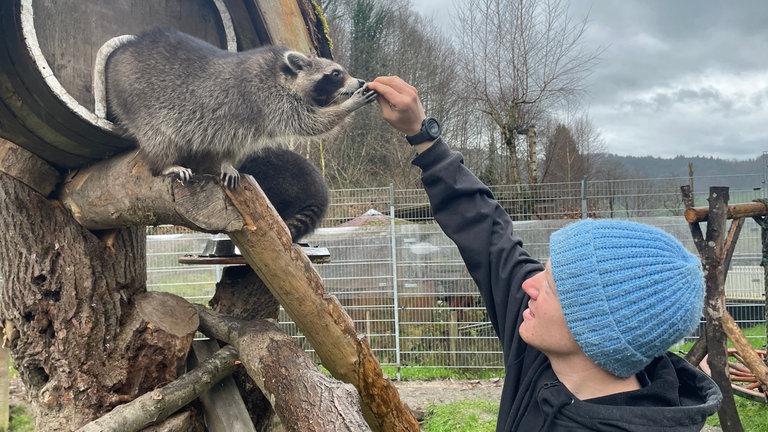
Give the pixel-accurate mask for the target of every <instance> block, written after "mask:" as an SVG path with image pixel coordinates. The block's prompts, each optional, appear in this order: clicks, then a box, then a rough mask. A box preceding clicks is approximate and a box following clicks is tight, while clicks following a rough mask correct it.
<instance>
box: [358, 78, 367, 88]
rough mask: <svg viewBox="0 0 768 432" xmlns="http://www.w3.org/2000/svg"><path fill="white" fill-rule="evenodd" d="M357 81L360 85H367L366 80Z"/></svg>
mask: <svg viewBox="0 0 768 432" xmlns="http://www.w3.org/2000/svg"><path fill="white" fill-rule="evenodd" d="M357 83H358V84H360V87H362V86H364V85H365V80H361V79H358V80H357Z"/></svg>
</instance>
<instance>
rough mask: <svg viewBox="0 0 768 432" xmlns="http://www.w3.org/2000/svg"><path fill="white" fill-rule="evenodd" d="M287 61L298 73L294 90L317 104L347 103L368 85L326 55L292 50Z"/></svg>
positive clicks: (293, 71)
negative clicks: (347, 100) (354, 94)
mask: <svg viewBox="0 0 768 432" xmlns="http://www.w3.org/2000/svg"><path fill="white" fill-rule="evenodd" d="M285 62H286V64H287V66H288V68H289V69H290V71H291V72H292V73H293V74H294V76H295V80H294V81H293V85H292V87H293V89H294V91H296V92H297V93H298V94H300V95H302V97H304V98H305V99H306V100H307V101H309V102H310V103H312V104H313V105H316V106H321V107H323V106H328V105H333V104H338V103H341V102H344V101H345V100H346V99H348V98H349V97H350V96H352V93H354V92H355V91H356V90H358V89H359V88H361V87H362V86H363V85H365V81H363V80H360V79H357V78H354V77H352V76H350V75H349V73H348V72H347V70H346V69H344V67H342V66H341V65H339V64H338V63H336V62H334V61H331V60H328V59H326V58H322V57H307V56H305V55H304V54H301V53H298V52H295V51H288V52H286V53H285Z"/></svg>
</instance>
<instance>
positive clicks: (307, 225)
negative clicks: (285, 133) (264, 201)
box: [240, 147, 328, 242]
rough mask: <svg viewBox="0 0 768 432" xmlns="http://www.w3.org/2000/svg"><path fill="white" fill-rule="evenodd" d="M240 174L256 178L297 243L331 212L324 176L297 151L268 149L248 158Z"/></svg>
mask: <svg viewBox="0 0 768 432" xmlns="http://www.w3.org/2000/svg"><path fill="white" fill-rule="evenodd" d="M240 172H242V173H244V174H250V175H252V176H253V178H255V179H256V181H257V182H258V183H259V186H260V187H261V189H262V190H263V191H264V195H266V196H267V198H269V201H270V202H271V203H272V205H273V206H274V207H275V210H277V213H278V214H279V215H280V217H281V218H282V219H283V221H284V222H285V225H286V226H287V227H288V231H290V232H291V238H292V239H293V241H294V242H297V241H299V240H300V239H301V238H302V237H304V236H306V235H307V234H309V233H311V232H312V231H314V230H315V228H316V227H317V225H318V224H319V223H320V220H321V219H322V218H323V216H325V212H326V210H328V186H327V185H326V183H325V180H324V179H323V175H322V174H321V173H320V170H318V169H317V167H315V166H314V165H313V164H312V163H311V162H310V161H309V160H307V158H305V157H304V156H302V155H300V154H298V153H296V152H294V151H291V150H288V149H282V148H276V147H266V148H264V149H262V150H260V151H259V152H257V153H256V154H253V155H251V156H250V157H249V158H248V159H246V161H245V163H243V165H242V166H241V167H240Z"/></svg>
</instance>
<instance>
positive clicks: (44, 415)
mask: <svg viewBox="0 0 768 432" xmlns="http://www.w3.org/2000/svg"><path fill="white" fill-rule="evenodd" d="M15 163H17V164H28V166H29V167H30V168H32V167H34V166H38V164H39V163H40V161H39V159H37V158H36V157H34V156H32V155H31V154H28V158H27V160H26V161H25V160H24V159H16V162H15ZM15 168H16V170H15V171H16V173H13V171H14V170H10V169H4V168H3V166H0V214H2V215H3V216H4V224H5V225H4V227H3V229H2V230H0V246H1V247H0V271H2V274H3V278H4V286H3V289H2V291H1V292H0V318H2V323H3V325H4V332H5V335H6V341H5V342H6V345H7V346H9V347H10V348H11V354H12V356H13V359H14V365H15V367H16V369H17V370H18V371H19V374H20V376H21V378H22V380H23V381H24V384H25V387H26V388H27V390H28V392H29V399H30V402H31V407H32V411H33V414H34V416H35V419H36V427H37V430H45V431H48V430H51V431H52V430H56V431H70V430H73V429H76V428H77V427H78V426H80V425H82V424H84V423H86V422H88V421H90V420H92V419H94V418H97V417H99V416H101V415H102V414H104V413H105V412H107V411H109V410H110V409H112V408H113V407H114V406H116V405H118V404H120V403H122V402H125V401H127V400H131V399H133V398H135V397H136V396H138V395H139V394H141V392H143V391H145V390H146V389H149V388H153V387H155V386H157V385H162V384H164V383H165V382H167V381H168V380H170V379H173V378H175V373H176V370H177V367H176V365H177V363H178V357H179V355H180V352H179V350H178V349H177V350H173V351H169V350H166V349H165V347H168V346H169V345H168V344H167V343H166V344H162V343H160V344H159V345H156V346H154V347H153V346H150V345H143V344H137V343H136V342H137V340H138V339H136V338H140V339H141V338H143V339H142V340H143V341H149V340H152V339H153V337H154V336H153V328H154V329H160V328H163V327H164V326H163V325H158V324H157V321H155V320H153V318H152V317H151V316H149V315H147V314H146V313H143V312H141V311H139V310H137V307H138V304H140V303H141V302H140V301H139V302H138V303H137V299H138V298H139V297H138V296H140V295H143V296H146V295H148V294H146V265H145V261H146V259H145V231H144V227H142V226H135V227H129V228H122V229H118V230H116V231H114V232H113V235H112V238H113V242H112V244H111V245H108V244H107V243H105V242H103V241H102V240H100V239H99V237H98V236H97V235H96V234H94V233H93V232H91V231H89V230H88V229H85V228H83V227H82V226H81V225H80V224H78V223H77V221H75V220H74V219H73V218H72V216H71V214H70V213H69V212H68V211H67V210H66V209H65V208H64V207H63V206H62V205H61V204H60V203H59V202H58V201H56V200H52V199H49V198H47V197H46V196H43V195H41V194H40V193H38V192H36V191H35V190H33V189H32V188H30V187H29V186H27V185H28V184H29V183H30V182H29V181H25V180H27V179H24V178H21V179H19V178H17V177H23V175H24V173H28V172H31V169H30V170H27V169H23V168H20V167H15ZM9 171H11V172H12V174H13V175H11V174H9V173H8V172H9ZM14 176H15V177H14ZM102 186H104V185H102ZM38 189H39V188H38ZM174 312H175V311H174V310H171V312H170V313H169V311H168V310H166V313H168V314H169V315H171V316H173V315H172V314H173V313H174ZM135 314H138V315H139V316H142V315H143V316H145V319H144V322H145V323H144V324H141V323H140V321H141V320H139V321H137V320H130V319H128V317H130V316H134V315H135ZM187 314H188V311H187ZM149 323H152V324H153V325H149ZM155 334H156V333H155ZM170 345H171V346H176V347H177V348H179V344H177V343H175V342H172V343H171V344H170ZM158 346H162V347H164V348H163V349H157V347H158ZM136 359H142V360H141V361H142V362H143V364H144V365H145V366H146V365H150V364H151V365H153V367H152V371H154V372H153V373H146V372H149V370H147V369H146V368H144V369H136V367H137V364H136V362H135V361H136ZM158 365H159V366H158ZM162 365H167V368H166V367H163V366H162ZM137 372H138V373H137Z"/></svg>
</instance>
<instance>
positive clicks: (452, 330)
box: [448, 310, 459, 366]
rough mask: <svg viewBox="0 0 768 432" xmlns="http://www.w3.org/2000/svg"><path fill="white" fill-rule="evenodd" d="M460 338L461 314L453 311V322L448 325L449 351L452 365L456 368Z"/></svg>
mask: <svg viewBox="0 0 768 432" xmlns="http://www.w3.org/2000/svg"><path fill="white" fill-rule="evenodd" d="M458 338H459V314H458V313H457V312H456V311H455V310H452V311H451V321H450V322H449V323H448V349H449V350H450V351H451V364H452V365H454V366H456V340H457V339H458Z"/></svg>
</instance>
